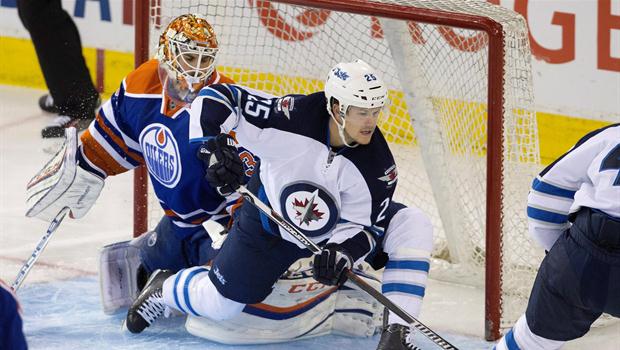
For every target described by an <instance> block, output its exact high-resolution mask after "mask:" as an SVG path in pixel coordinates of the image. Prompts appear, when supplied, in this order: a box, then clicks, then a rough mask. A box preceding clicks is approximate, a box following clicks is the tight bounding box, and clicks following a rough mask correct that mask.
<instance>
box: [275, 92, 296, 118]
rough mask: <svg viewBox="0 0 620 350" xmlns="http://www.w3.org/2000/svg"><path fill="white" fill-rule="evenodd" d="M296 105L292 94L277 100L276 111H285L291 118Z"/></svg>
mask: <svg viewBox="0 0 620 350" xmlns="http://www.w3.org/2000/svg"><path fill="white" fill-rule="evenodd" d="M294 106H295V99H294V98H293V97H292V96H284V97H282V98H279V99H278V100H277V101H276V111H278V112H282V113H284V115H285V116H286V118H287V119H291V111H292V110H293V108H294Z"/></svg>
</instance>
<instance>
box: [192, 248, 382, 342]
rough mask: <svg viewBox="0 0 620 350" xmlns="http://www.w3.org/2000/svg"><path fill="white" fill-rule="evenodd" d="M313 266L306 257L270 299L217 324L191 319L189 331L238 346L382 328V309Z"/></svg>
mask: <svg viewBox="0 0 620 350" xmlns="http://www.w3.org/2000/svg"><path fill="white" fill-rule="evenodd" d="M310 261H311V258H306V259H301V260H299V261H298V262H296V263H295V264H293V265H292V267H291V269H289V271H288V272H287V273H285V274H284V275H283V276H282V277H281V278H280V279H279V280H278V281H277V283H276V284H275V286H274V288H273V291H272V293H271V294H269V296H268V297H267V298H266V299H265V300H263V301H262V302H261V303H258V304H252V305H246V306H245V308H244V309H243V312H242V313H240V314H239V315H237V316H235V317H233V318H231V319H229V320H219V321H214V320H211V319H209V318H205V317H196V316H193V315H191V314H190V315H188V318H187V322H186V324H185V328H186V329H187V331H188V332H189V333H191V334H193V335H195V336H198V337H201V338H206V339H209V340H211V341H216V342H218V343H223V344H233V345H236V344H266V343H278V342H287V341H291V340H300V339H306V338H312V337H316V336H321V335H325V334H329V333H331V332H334V333H337V334H343V335H348V336H363V337H367V336H371V335H372V334H374V333H375V330H376V329H377V327H379V326H380V325H381V314H382V309H383V308H382V306H381V305H380V304H379V303H378V302H376V301H375V300H374V299H373V298H372V297H370V296H368V295H367V294H366V293H365V292H364V291H362V290H359V289H358V288H357V287H355V286H354V285H349V284H347V285H346V287H343V288H342V289H338V290H336V287H332V286H325V285H323V284H321V283H319V282H317V281H315V280H314V278H312V273H311V268H310V266H309V263H310ZM356 273H358V272H356ZM358 275H360V273H358ZM360 276H362V277H363V278H364V279H365V280H366V281H367V282H368V283H371V285H372V286H373V287H375V288H378V287H379V286H380V282H379V281H378V279H376V278H371V277H368V276H367V275H365V274H361V275H360ZM189 287H190V288H191V284H190V285H189Z"/></svg>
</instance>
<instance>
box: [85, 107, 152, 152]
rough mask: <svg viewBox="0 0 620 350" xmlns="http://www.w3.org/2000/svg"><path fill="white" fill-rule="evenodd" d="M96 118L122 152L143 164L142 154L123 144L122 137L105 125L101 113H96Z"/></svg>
mask: <svg viewBox="0 0 620 350" xmlns="http://www.w3.org/2000/svg"><path fill="white" fill-rule="evenodd" d="M96 120H97V124H99V127H101V129H102V130H103V131H104V132H105V133H106V134H107V135H108V136H110V138H111V139H112V140H113V141H114V143H116V145H118V146H119V147H120V148H121V149H122V150H123V152H125V153H126V154H127V155H128V156H129V157H131V159H133V160H135V161H136V162H139V163H141V164H144V159H143V158H142V156H140V155H139V154H138V153H136V152H134V151H132V150H130V149H129V148H128V147H127V145H126V144H125V141H123V139H121V138H120V137H118V136H117V135H116V134H115V133H114V132H113V131H112V130H110V128H109V127H108V126H107V125H105V123H104V121H103V117H102V116H101V114H99V113H97V117H96Z"/></svg>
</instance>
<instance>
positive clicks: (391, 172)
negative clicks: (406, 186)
mask: <svg viewBox="0 0 620 350" xmlns="http://www.w3.org/2000/svg"><path fill="white" fill-rule="evenodd" d="M384 174H385V175H383V176H381V177H379V180H381V181H383V182H386V183H387V186H388V187H390V186H392V185H393V184H394V183H395V182H396V180H398V170H396V164H394V165H392V166H391V167H389V168H388V169H387V170H386V171H385V173H384Z"/></svg>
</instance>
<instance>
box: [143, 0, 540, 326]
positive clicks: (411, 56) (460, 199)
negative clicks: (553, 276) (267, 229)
mask: <svg viewBox="0 0 620 350" xmlns="http://www.w3.org/2000/svg"><path fill="white" fill-rule="evenodd" d="M207 3H208V4H207ZM307 3H308V4H309V3H311V2H310V1H308V2H307ZM348 3H350V4H351V6H354V5H356V4H357V3H358V2H357V1H349V2H348ZM366 3H368V2H366ZM372 3H373V4H374V5H373V8H375V10H374V12H373V13H376V15H377V16H378V17H370V16H364V15H357V14H351V13H347V12H338V11H330V10H324V9H316V8H312V7H310V6H309V5H308V6H304V7H300V6H292V5H285V4H279V3H275V2H273V1H252V0H249V1H248V0H235V1H232V0H229V1H226V0H221V1H208V2H207V1H205V0H202V1H201V0H162V1H161V4H157V3H156V4H155V6H154V7H153V8H152V9H151V14H152V18H151V19H152V22H151V30H150V37H151V45H150V49H151V53H153V52H154V49H155V48H156V43H157V38H158V36H159V34H160V31H161V30H162V29H163V27H165V25H166V24H167V23H168V22H169V21H170V20H171V19H173V18H174V17H176V16H178V15H181V14H184V13H200V14H203V15H206V16H207V18H208V20H209V22H210V23H211V24H212V25H213V26H214V28H215V31H216V33H217V36H218V41H219V43H220V52H219V54H218V58H217V62H218V70H219V71H220V72H222V73H224V74H226V75H228V76H229V77H231V78H233V79H234V80H235V81H236V82H238V83H240V84H243V85H247V86H250V87H253V88H257V89H261V90H264V91H267V92H270V93H272V94H276V95H282V94H289V93H310V92H314V91H318V90H322V88H323V79H324V78H325V77H326V74H327V72H328V70H329V69H330V68H331V67H332V66H333V65H335V64H336V63H337V62H340V61H351V60H353V59H355V58H361V59H363V60H364V61H366V62H368V63H369V64H371V65H372V66H374V67H375V68H377V69H378V70H379V71H381V72H382V73H383V77H384V79H385V80H386V82H387V83H388V85H389V86H390V97H391V106H390V109H389V114H388V117H387V118H386V119H385V120H383V121H382V123H381V128H382V130H383V131H384V134H385V135H386V136H387V138H388V140H389V141H390V144H391V146H392V150H393V153H394V154H395V156H396V159H397V164H398V167H399V185H398V189H397V194H396V200H398V201H401V202H403V203H405V204H408V205H414V206H417V207H419V208H421V209H422V210H424V211H425V212H426V213H427V214H428V215H429V216H430V217H431V218H432V221H433V223H434V225H435V236H436V238H435V243H436V245H435V246H436V247H435V254H434V255H435V257H436V259H435V261H434V264H433V268H432V271H431V277H433V278H440V279H448V280H453V281H458V282H460V283H468V284H473V285H479V286H482V285H483V284H484V260H485V254H486V249H485V215H486V206H485V203H486V173H487V163H486V148H487V98H488V97H487V96H488V75H489V45H488V43H489V37H488V36H487V34H486V33H484V32H482V31H475V30H466V29H458V28H455V27H450V26H449V25H445V26H438V25H431V24H425V23H421V22H419V21H403V20H390V19H387V18H384V17H381V15H380V14H381V11H382V10H381V9H382V6H384V5H385V4H392V5H394V4H396V5H405V6H408V7H410V8H414V7H417V8H420V9H432V10H441V11H444V12H445V13H444V14H436V15H437V16H438V17H443V18H445V19H448V20H449V19H450V17H451V16H453V14H455V13H465V14H473V15H476V16H485V17H488V18H491V19H493V20H494V21H496V22H499V23H501V24H502V27H503V34H504V45H503V57H504V62H505V66H504V81H503V91H504V94H503V98H502V101H496V102H495V103H503V110H504V114H503V130H504V131H503V171H502V177H503V180H502V184H501V188H502V192H501V194H500V195H501V203H502V218H501V220H502V230H501V233H500V234H501V238H502V251H501V257H502V264H503V265H502V266H503V268H502V273H501V276H497V278H501V281H502V311H503V313H502V314H503V317H502V326H504V327H506V326H511V323H512V322H513V321H514V320H515V317H517V316H518V315H520V314H521V312H522V311H523V310H524V307H525V303H526V300H527V296H528V294H529V291H530V288H531V285H532V281H533V278H534V275H535V269H536V268H537V266H538V264H539V263H540V260H541V256H540V253H541V250H540V249H538V248H535V247H533V245H532V243H531V241H530V239H529V238H528V235H527V224H526V217H525V207H526V197H527V192H528V189H529V185H530V183H531V181H532V179H533V178H534V176H535V174H536V172H537V170H538V168H539V151H538V137H537V126H536V118H535V114H534V112H533V110H532V106H533V96H532V78H531V73H530V57H531V56H530V49H529V42H528V35H527V26H526V24H525V21H524V20H523V18H522V17H521V16H519V15H518V14H515V13H514V12H512V11H509V10H507V9H504V8H501V7H498V6H495V5H492V4H489V3H486V2H481V1H473V0H472V1H463V0H451V1H447V0H443V1H437V0H433V1H430V0H428V1H423V0H420V1H404V0H403V1H396V0H394V1H375V2H372ZM442 23H446V22H442ZM159 24H161V26H160V25H159ZM494 88H497V89H500V88H501V86H499V87H494ZM150 198H151V199H150V203H149V206H150V211H151V212H150V213H149V227H154V225H155V224H156V223H157V221H158V220H159V218H160V216H161V210H160V209H159V204H158V202H157V200H156V198H155V197H154V196H152V195H151V196H150Z"/></svg>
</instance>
